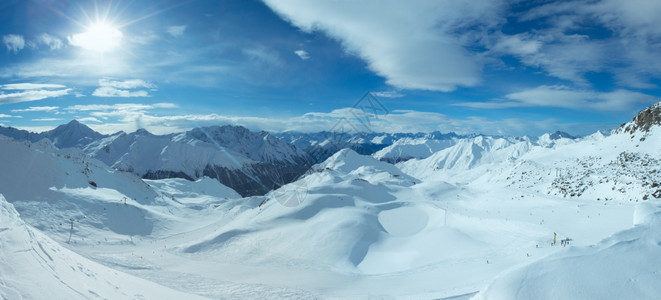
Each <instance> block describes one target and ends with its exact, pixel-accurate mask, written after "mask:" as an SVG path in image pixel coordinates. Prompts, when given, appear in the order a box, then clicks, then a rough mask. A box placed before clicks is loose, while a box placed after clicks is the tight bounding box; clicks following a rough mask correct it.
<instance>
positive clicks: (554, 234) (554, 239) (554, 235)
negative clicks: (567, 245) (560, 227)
mask: <svg viewBox="0 0 661 300" xmlns="http://www.w3.org/2000/svg"><path fill="white" fill-rule="evenodd" d="M557 238H558V235H557V234H556V233H555V232H554V233H553V245H554V246H555V243H556V239H557Z"/></svg>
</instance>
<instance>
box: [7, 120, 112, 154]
mask: <svg viewBox="0 0 661 300" xmlns="http://www.w3.org/2000/svg"><path fill="white" fill-rule="evenodd" d="M0 135H4V136H8V137H11V138H14V139H16V140H19V141H30V142H38V141H40V140H42V139H49V140H51V141H52V142H53V144H54V145H55V146H56V147H58V148H83V147H84V146H86V145H87V144H89V143H91V142H93V141H96V140H98V139H101V138H103V137H105V136H104V135H103V134H100V133H98V132H96V131H94V130H92V129H91V128H89V127H87V126H85V125H84V124H81V123H80V122H78V121H76V120H72V121H71V122H69V123H67V124H63V125H60V126H58V127H56V128H55V129H53V130H49V131H45V132H41V133H34V132H29V131H25V130H20V129H16V128H12V127H2V126H0Z"/></svg>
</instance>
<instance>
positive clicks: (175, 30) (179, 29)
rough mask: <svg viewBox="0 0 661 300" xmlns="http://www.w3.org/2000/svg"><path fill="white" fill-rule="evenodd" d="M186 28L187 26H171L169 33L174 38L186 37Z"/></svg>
mask: <svg viewBox="0 0 661 300" xmlns="http://www.w3.org/2000/svg"><path fill="white" fill-rule="evenodd" d="M186 27H187V26H186V25H178V26H170V27H168V29H167V32H168V33H169V34H170V35H171V36H173V37H180V36H182V35H184V32H185V31H186Z"/></svg>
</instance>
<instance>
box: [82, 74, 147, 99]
mask: <svg viewBox="0 0 661 300" xmlns="http://www.w3.org/2000/svg"><path fill="white" fill-rule="evenodd" d="M138 88H148V89H150V90H152V91H153V90H155V89H156V86H155V85H153V84H151V83H149V82H146V81H144V80H142V79H131V80H124V81H117V80H109V79H105V78H104V79H99V88H97V89H96V90H94V92H93V93H92V95H93V96H96V97H149V92H148V91H146V90H134V89H138Z"/></svg>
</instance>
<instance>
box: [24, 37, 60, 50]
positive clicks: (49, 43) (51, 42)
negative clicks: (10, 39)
mask: <svg viewBox="0 0 661 300" xmlns="http://www.w3.org/2000/svg"><path fill="white" fill-rule="evenodd" d="M27 44H28V46H30V48H33V49H37V48H39V46H41V45H44V46H46V47H48V48H50V50H58V49H61V48H62V47H64V43H63V42H62V40H60V39H58V38H56V37H54V36H52V35H50V34H48V33H42V34H41V35H39V36H37V38H35V39H34V40H33V41H29V42H28V43H27Z"/></svg>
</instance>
